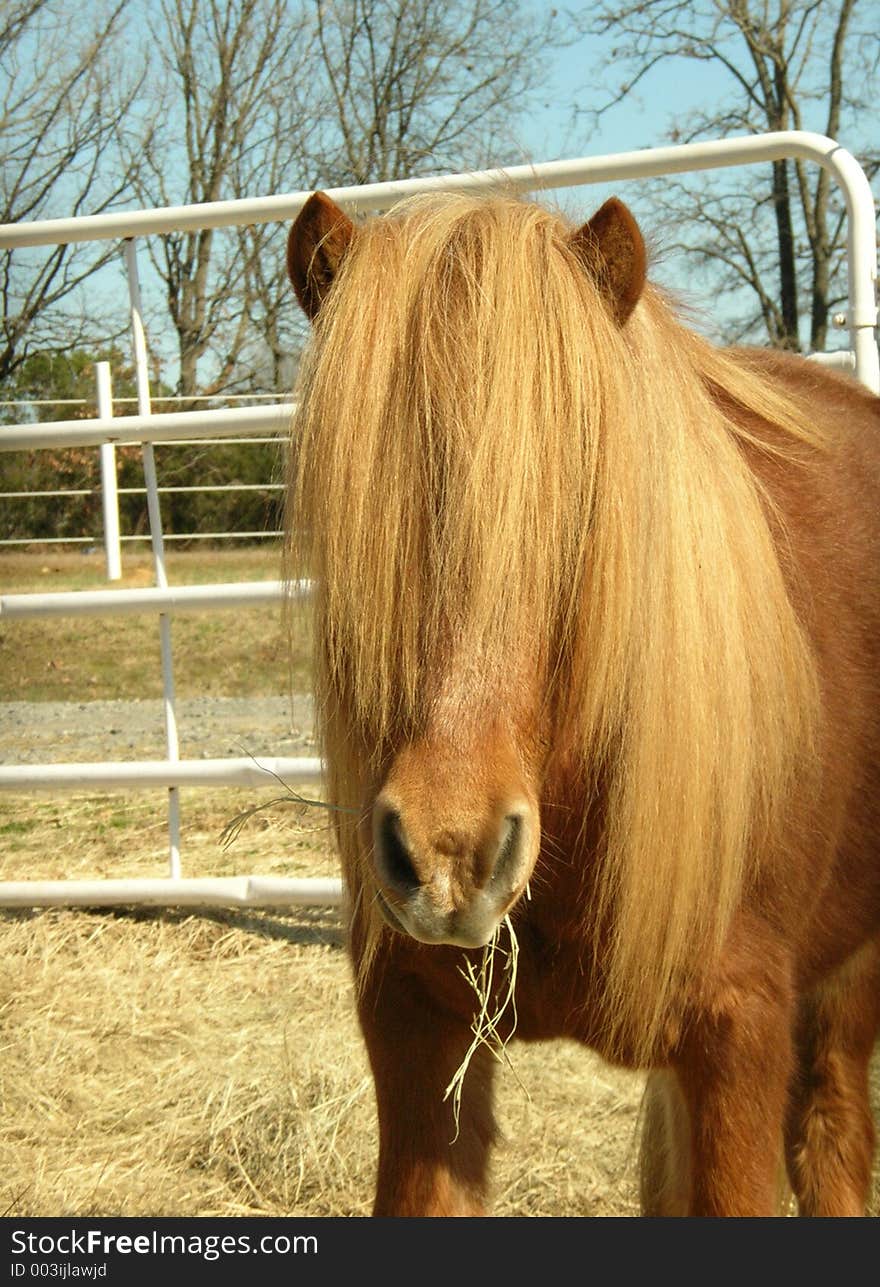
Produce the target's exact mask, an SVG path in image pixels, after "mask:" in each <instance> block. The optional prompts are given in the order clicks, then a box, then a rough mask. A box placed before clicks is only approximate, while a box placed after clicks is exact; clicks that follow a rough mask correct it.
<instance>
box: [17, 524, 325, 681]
mask: <svg viewBox="0 0 880 1287" xmlns="http://www.w3.org/2000/svg"><path fill="white" fill-rule="evenodd" d="M167 571H168V580H169V583H170V584H172V585H201V584H208V583H210V584H217V583H226V582H237V581H274V580H278V579H280V576H281V555H280V550H279V548H278V547H277V545H274V546H273V547H272V548H268V549H267V548H265V547H259V548H248V549H245V550H219V551H218V550H214V551H205V550H195V551H188V550H187V551H172V552H169V555H168V560H167ZM123 573H124V575H123V579H122V580H121V581H119V582H114V583H113V585H112V586H111V585H110V583H108V582H107V581H106V579H105V573H104V568H103V562H102V560H100V559H99V558H97V557H96V556H94V555H85V554H76V553H74V554H71V553H57V552H52V553H48V554H47V553H36V554H26V555H25V554H14V555H4V556H2V557H0V593H3V594H30V593H38V592H51V591H70V590H98V589H108V588H113V586H119V587H124V588H128V587H137V586H149V585H154V584H155V578H154V574H153V568H152V562H151V559H150V557H149V555H147V554H145V553H140V554H130V555H127V556H125V557H124V560H123ZM308 632H309V609H308V607H307V605H304V606H303V609H302V611H299V610H298V611H297V613H296V621H295V623H294V628H293V638H292V640H291V644H290V648H289V646H288V636H287V627H286V624H285V621H284V619H283V612H282V606H281V604H280V603H277V604H270V605H263V606H258V607H252V608H240V607H239V608H231V609H228V610H223V611H220V612H211V613H204V614H188V613H179V614H175V615H174V616H173V618H172V623H171V640H172V653H173V658H174V676H175V684H176V689H177V693H178V696H180V697H184V698H186V697H197V696H216V697H221V696H222V697H271V696H275V695H281V694H284V693H286V692H287V691H288V689H289V687H290V685H291V683H292V685H293V687H294V688H296V689H306V690H307V689H309V688H310V687H311V668H310V662H309V647H308ZM161 695H162V677H161V668H160V643H159V621H158V617H157V615H156V614H155V613H144V614H138V615H137V616H123V617H50V618H42V619H39V618H38V619H34V620H30V619H24V620H7V621H5V622H3V621H2V620H0V701H32V702H39V701H94V700H99V699H114V698H122V699H135V698H150V697H160V696H161Z"/></svg>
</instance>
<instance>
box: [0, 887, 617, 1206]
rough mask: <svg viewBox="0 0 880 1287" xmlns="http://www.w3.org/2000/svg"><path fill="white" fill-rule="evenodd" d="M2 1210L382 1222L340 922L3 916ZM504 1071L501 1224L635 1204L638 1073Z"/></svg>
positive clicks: (368, 1092)
mask: <svg viewBox="0 0 880 1287" xmlns="http://www.w3.org/2000/svg"><path fill="white" fill-rule="evenodd" d="M0 937H2V953H0V959H2V966H0V997H2V1003H0V1004H2V1016H3V1017H2V1035H3V1040H2V1045H3V1055H2V1100H3V1120H2V1126H0V1136H2V1143H0V1156H2V1157H3V1158H4V1159H8V1162H7V1163H5V1164H4V1168H3V1170H4V1174H3V1192H2V1197H0V1201H2V1205H3V1208H4V1209H5V1210H6V1212H7V1213H8V1214H15V1215H19V1216H49V1215H55V1216H57V1215H62V1214H63V1215H76V1216H95V1215H101V1216H108V1215H109V1216H117V1215H118V1216H160V1215H166V1216H168V1215H175V1216H184V1215H222V1216H236V1215H257V1214H259V1215H287V1214H296V1215H318V1216H322V1215H366V1214H367V1213H368V1211H369V1203H370V1197H371V1190H372V1172H373V1166H374V1147H375V1146H374V1140H375V1118H374V1110H373V1099H372V1085H371V1081H370V1078H369V1073H368V1069H367V1065H366V1060H365V1057H364V1054H363V1050H362V1047H361V1041H360V1036H359V1033H358V1031H357V1026H356V1023H355V1020H354V1016H353V1010H352V1002H351V988H350V982H349V977H348V966H347V963H346V960H345V955H344V950H343V948H342V945H341V935H340V931H339V927H338V924H337V923H336V921H335V918H334V917H333V916H331V915H330V914H329V913H321V912H302V911H301V912H298V913H296V914H291V915H286V914H285V915H280V916H279V915H277V914H275V913H262V914H260V913H243V912H222V913H217V914H207V913H204V914H199V915H182V914H179V915H178V914H174V913H171V912H164V913H150V914H146V913H127V914H113V913H98V912H92V913H89V912H81V911H79V912H78V911H45V912H33V913H20V914H11V913H7V914H5V915H4V917H3V919H2V922H0ZM513 1057H514V1063H515V1068H516V1072H517V1075H518V1077H519V1079H520V1080H521V1081H522V1083H523V1084H524V1086H525V1087H526V1088H527V1089H528V1090H529V1092H530V1094H531V1101H529V1100H528V1099H527V1098H526V1097H525V1095H524V1093H523V1091H522V1089H521V1088H520V1087H519V1086H518V1085H517V1084H516V1079H515V1078H513V1077H511V1076H510V1075H509V1074H505V1075H504V1076H503V1078H502V1086H501V1114H500V1115H501V1120H502V1127H503V1132H504V1136H505V1142H504V1143H503V1144H502V1146H501V1148H500V1150H499V1153H498V1156H497V1165H496V1176H495V1192H496V1199H495V1210H496V1213H497V1214H499V1215H575V1214H577V1215H581V1214H601V1215H614V1214H632V1213H634V1211H635V1209H636V1207H635V1203H636V1198H635V1186H634V1174H635V1168H634V1146H633V1132H634V1125H635V1120H636V1111H637V1105H638V1100H639V1082H638V1079H637V1078H630V1077H622V1076H621V1075H620V1074H617V1073H613V1072H611V1071H610V1070H606V1069H604V1068H603V1067H602V1066H601V1065H600V1064H599V1063H598V1062H597V1061H595V1060H594V1059H593V1058H591V1057H590V1056H589V1055H588V1054H586V1053H585V1052H583V1051H580V1050H577V1049H575V1048H574V1047H571V1046H568V1045H562V1044H560V1045H558V1046H556V1045H550V1046H543V1047H528V1048H524V1047H516V1048H514V1051H513Z"/></svg>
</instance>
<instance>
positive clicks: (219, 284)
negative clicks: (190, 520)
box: [138, 0, 307, 396]
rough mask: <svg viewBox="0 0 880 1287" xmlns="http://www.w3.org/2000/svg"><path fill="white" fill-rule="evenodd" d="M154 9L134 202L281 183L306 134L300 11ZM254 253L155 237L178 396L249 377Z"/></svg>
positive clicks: (218, 3)
mask: <svg viewBox="0 0 880 1287" xmlns="http://www.w3.org/2000/svg"><path fill="white" fill-rule="evenodd" d="M157 12H158V16H157V19H156V22H155V24H154V27H153V31H152V37H153V39H152V44H153V56H154V59H155V63H156V85H157V86H158V87H159V89H158V96H157V101H156V103H155V105H154V108H153V111H152V113H151V117H152V124H151V128H150V131H149V134H148V137H147V140H146V144H145V145H142V146H143V153H144V161H145V165H144V167H143V170H142V172H141V176H140V179H139V186H138V191H139V196H140V198H141V200H142V202H143V203H144V204H147V205H169V204H178V203H184V204H190V203H196V202H208V201H218V200H223V199H226V198H232V197H235V196H240V195H249V196H254V195H258V194H262V193H265V192H267V191H269V190H271V189H268V188H267V187H266V186H265V184H266V183H267V182H268V181H269V180H268V177H267V176H269V175H271V179H272V182H280V181H281V179H282V178H283V177H286V176H285V175H284V174H283V173H279V167H278V166H277V165H276V166H274V168H273V160H275V159H276V158H277V157H278V156H280V155H283V156H285V158H286V174H287V175H289V174H290V173H292V171H293V167H294V163H295V160H296V155H297V152H296V149H297V147H298V140H299V138H300V137H301V136H302V135H303V132H304V131H303V127H302V122H301V121H300V120H299V119H297V104H298V103H299V98H300V91H299V88H298V86H299V76H298V73H299V74H301V73H302V71H303V58H304V53H305V51H306V44H307V42H306V41H305V39H304V34H303V27H302V21H301V16H300V14H299V13H298V12H297V11H296V10H294V9H293V8H292V6H291V5H290V4H289V3H288V2H287V0H161V3H160V4H159V6H158V11H157ZM284 149H286V151H284ZM282 190H283V188H282ZM262 248H263V240H262V239H261V238H254V237H247V236H245V235H241V234H239V233H236V232H235V231H223V230H216V229H212V228H203V229H199V230H197V231H192V232H180V233H170V234H167V235H165V236H164V237H162V238H161V239H160V240H158V241H157V242H155V243H154V242H152V241H151V243H150V253H151V257H152V262H153V265H154V267H155V269H156V271H157V273H158V275H159V277H160V279H161V282H162V285H163V289H164V295H165V299H166V302H167V308H168V313H169V314H170V317H171V321H172V323H173V325H174V328H175V332H176V336H177V349H178V356H179V381H178V392H179V393H181V394H183V395H184V396H190V395H193V394H194V393H195V392H196V391H197V390H198V389H202V390H204V391H206V392H216V391H219V390H221V389H229V388H230V387H233V386H235V385H236V384H237V383H240V382H241V381H242V380H244V379H245V378H246V376H247V362H246V360H245V357H246V352H247V349H248V346H249V344H251V343H252V335H251V334H250V329H249V328H250V321H251V316H252V312H253V310H252V308H251V304H252V300H251V299H250V290H251V286H252V285H253V284H254V283H255V282H256V281H258V271H257V267H256V264H255V262H254V256H255V255H256V254H258V253H259V252H260V250H262ZM203 360H204V362H208V361H209V360H210V366H209V367H208V368H205V366H204V362H203ZM200 363H202V367H200Z"/></svg>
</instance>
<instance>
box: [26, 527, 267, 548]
mask: <svg viewBox="0 0 880 1287" xmlns="http://www.w3.org/2000/svg"><path fill="white" fill-rule="evenodd" d="M283 535H284V533H283V531H281V529H280V528H278V529H275V528H273V529H271V530H269V531H265V532H164V533H163V538H164V539H165V540H166V541H264V540H266V539H268V538H270V537H271V538H276V537H281V536H283ZM119 539H120V541H149V540H150V535H149V533H143V534H141V535H140V536H120V538H119ZM102 541H103V537H102V536H101V535H100V534H99V535H98V536H10V537H8V538H5V539H4V540H2V541H0V546H2V545H93V546H94V547H95V548H96V549H100V547H101V544H102Z"/></svg>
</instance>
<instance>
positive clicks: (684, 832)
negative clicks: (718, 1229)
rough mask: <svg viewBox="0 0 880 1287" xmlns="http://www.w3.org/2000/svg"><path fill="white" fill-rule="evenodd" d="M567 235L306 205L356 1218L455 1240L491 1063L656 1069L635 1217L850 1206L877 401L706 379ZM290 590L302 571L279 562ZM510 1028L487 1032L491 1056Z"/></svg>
mask: <svg viewBox="0 0 880 1287" xmlns="http://www.w3.org/2000/svg"><path fill="white" fill-rule="evenodd" d="M645 261H646V256H645V249H644V244H643V241H642V237H641V234H640V232H639V229H638V226H637V224H636V222H635V220H634V219H633V217H632V215H631V214H630V212H629V211H628V210H627V208H626V207H625V206H624V205H623V204H622V203H621V202H619V201H617V200H616V199H612V200H611V201H609V202H606V204H605V205H603V206H602V208H601V209H600V210H599V211H598V213H597V214H596V215H595V216H594V217H593V218H592V219H591V220H590V222H588V223H587V224H585V225H584V226H583V227H581V228H580V229H575V228H571V227H569V226H567V225H566V224H565V223H564V222H563V221H562V220H561V219H560V218H558V217H557V216H556V215H553V214H550V213H548V212H547V211H546V210H543V209H541V208H539V207H538V206H536V205H534V204H531V203H527V202H522V201H518V200H515V199H511V198H509V197H506V196H504V197H492V198H489V199H484V198H478V199H475V198H474V197H471V196H458V195H457V196H444V197H442V198H432V199H417V200H415V201H411V202H406V203H404V204H403V205H401V206H400V207H397V208H396V209H395V210H393V211H392V212H391V213H390V214H388V215H387V216H385V217H382V218H377V219H373V220H370V221H367V222H366V223H364V224H363V225H362V226H359V227H357V228H356V227H355V226H354V225H353V224H352V222H351V221H350V220H349V219H348V218H347V216H346V215H345V214H344V213H343V212H342V211H341V210H339V209H338V208H337V207H336V206H335V205H334V204H333V203H332V202H331V201H330V200H329V199H328V198H327V197H326V196H325V195H324V194H322V193H316V194H314V195H313V196H312V197H311V198H310V199H309V201H308V202H307V204H306V205H305V206H304V208H303V210H302V212H301V213H300V215H299V217H298V219H297V220H296V223H295V225H294V227H293V229H292V231H291V233H290V237H289V242H288V270H289V274H290V277H291V279H292V282H293V286H294V288H295V291H296V294H297V297H298V299H299V301H300V303H301V304H302V306H303V308H304V309H305V311H306V313H307V314H308V316H309V317H310V318H311V319H312V321H313V323H314V330H313V338H312V343H311V344H310V346H309V351H308V353H307V355H306V358H305V360H304V363H303V368H302V372H301V378H300V381H299V391H298V396H299V400H300V403H299V410H298V413H297V416H296V423H295V449H294V452H293V453H292V454H293V465H292V478H291V483H290V487H289V491H288V495H289V506H290V508H289V514H288V528H289V531H290V534H291V537H290V539H291V544H292V547H293V548H292V549H291V551H290V554H291V557H292V558H293V559H294V560H297V559H301V560H303V561H304V563H305V566H306V569H307V571H308V573H309V574H310V575H312V576H313V577H314V578H315V582H316V659H315V667H316V698H317V709H318V713H319V723H320V731H321V736H322V751H323V754H324V756H325V760H326V765H327V778H328V790H329V792H330V799H331V800H332V802H333V803H334V804H335V805H337V806H338V812H337V814H336V817H337V819H338V821H337V836H338V842H339V847H340V850H341V855H342V862H343V869H344V875H345V881H346V885H347V890H348V894H349V898H350V942H351V951H352V956H353V961H354V968H355V976H356V980H357V1004H358V1012H359V1017H360V1023H361V1027H362V1031H363V1035H364V1038H365V1041H366V1046H367V1050H368V1053H369V1059H370V1063H371V1066H372V1071H373V1075H374V1079H375V1090H376V1099H377V1105H378V1119H379V1161H378V1181H377V1191H376V1199H375V1212H376V1213H377V1214H380V1215H427V1214H434V1215H457V1214H462V1215H463V1214H472V1213H476V1214H478V1213H480V1212H483V1211H484V1210H485V1203H486V1200H487V1187H488V1172H489V1155H490V1152H491V1146H492V1142H493V1134H494V1123H493V1108H492V1078H493V1071H494V1069H495V1066H496V1063H497V1059H496V1056H495V1054H494V1053H493V1051H492V1050H490V1049H487V1048H485V1047H479V1048H478V1049H477V1050H476V1052H475V1054H474V1056H473V1059H472V1060H471V1062H470V1066H469V1067H468V1069H467V1072H466V1075H465V1077H464V1081H463V1085H462V1094H461V1101H460V1105H459V1112H458V1115H457V1117H456V1116H455V1114H454V1111H453V1097H446V1098H444V1094H445V1092H446V1090H447V1087H448V1086H449V1084H450V1082H451V1081H452V1079H453V1077H454V1075H455V1073H456V1070H457V1069H458V1068H459V1066H460V1065H461V1063H462V1060H463V1057H464V1055H465V1052H466V1050H467V1048H468V1046H469V1045H470V1042H471V1025H472V1022H473V1019H474V1011H475V1004H476V1002H475V998H474V995H473V992H472V990H471V988H470V986H469V984H468V983H467V981H466V979H465V978H464V976H463V972H462V968H461V967H462V964H463V958H468V959H470V961H471V962H475V961H478V960H479V959H480V956H481V953H482V945H484V944H486V943H487V941H488V940H490V939H491V938H492V936H493V934H494V933H495V932H496V930H497V928H498V926H499V923H500V922H502V920H503V919H504V918H505V917H509V922H508V923H509V924H510V925H512V927H513V931H514V933H515V936H516V940H517V941H518V944H519V958H518V976H517V980H516V993H515V1000H516V1036H517V1038H523V1039H525V1040H528V1041H531V1040H538V1039H543V1038H555V1037H570V1038H574V1039H576V1040H578V1041H581V1042H584V1043H586V1044H587V1045H588V1046H591V1047H593V1048H594V1049H595V1050H597V1051H599V1052H600V1054H601V1055H603V1056H604V1057H605V1058H607V1059H608V1060H612V1061H615V1062H618V1063H620V1064H622V1065H625V1066H627V1067H631V1068H632V1067H641V1068H645V1069H647V1070H649V1073H650V1076H649V1078H648V1089H647V1100H646V1106H645V1110H644V1125H643V1141H642V1161H641V1188H642V1199H643V1206H644V1210H645V1211H646V1212H649V1213H655V1214H660V1213H667V1214H673V1213H682V1214H684V1213H690V1214H694V1215H758V1214H771V1213H772V1212H773V1211H774V1209H775V1206H776V1201H777V1195H778V1193H779V1185H780V1181H781V1177H782V1166H783V1162H784V1165H785V1167H786V1169H787V1173H788V1179H789V1183H790V1185H791V1188H792V1189H793V1191H794V1194H795V1196H796V1198H797V1201H798V1204H799V1209H800V1211H801V1212H803V1213H806V1214H815V1215H832V1214H834V1215H844V1214H855V1213H857V1212H860V1211H862V1210H863V1209H864V1205H865V1201H866V1196H867V1192H868V1189H869V1185H870V1177H871V1166H872V1152H873V1136H874V1129H873V1124H872V1120H871V1111H870V1105H869V1098H868V1071H867V1070H868V1061H869V1058H870V1054H871V1050H872V1046H873V1042H874V1040H875V1036H876V1033H877V1029H878V1021H880V863H878V854H877V836H878V821H880V819H878V808H880V790H878V786H880V782H878V777H880V666H878V656H877V654H878V647H880V400H878V399H877V398H876V397H874V396H873V395H871V394H870V393H868V392H867V391H866V390H865V389H864V388H863V387H861V386H860V385H859V384H857V383H856V382H854V381H853V380H851V379H850V378H849V377H845V376H842V375H837V374H833V373H831V372H829V371H828V370H827V369H826V368H822V367H820V366H818V365H816V364H813V363H809V362H807V361H805V360H803V359H801V358H798V357H794V356H790V355H789V356H786V355H783V354H780V353H773V352H766V351H747V350H720V349H717V348H715V347H713V346H712V345H710V344H709V343H707V342H706V341H705V340H704V339H702V338H700V337H699V336H698V335H697V334H695V333H694V332H693V331H692V330H690V329H688V328H687V327H685V326H684V325H683V324H682V323H681V322H680V321H679V320H678V319H677V318H676V317H675V316H674V314H673V311H672V309H671V307H670V306H669V304H668V302H667V301H666V300H665V299H664V298H663V296H662V294H661V293H660V291H659V290H657V289H655V288H654V287H652V286H650V285H649V284H646V281H645ZM294 566H298V564H296V563H294ZM513 1022H514V1020H513V1017H512V1007H508V1009H507V1011H505V1014H504V1017H503V1018H502V1020H501V1021H500V1027H499V1032H500V1035H501V1036H502V1037H504V1036H508V1035H509V1034H510V1032H511V1030H512V1028H513Z"/></svg>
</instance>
